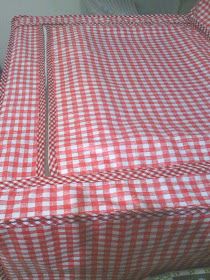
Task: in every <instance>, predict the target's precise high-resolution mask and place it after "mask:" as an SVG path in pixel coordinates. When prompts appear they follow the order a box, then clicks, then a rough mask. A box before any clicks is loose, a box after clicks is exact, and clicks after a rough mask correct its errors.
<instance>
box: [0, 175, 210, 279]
mask: <svg viewBox="0 0 210 280" xmlns="http://www.w3.org/2000/svg"><path fill="white" fill-rule="evenodd" d="M209 193H210V175H202V176H189V177H185V176H183V177H177V178H175V177H171V178H159V179H147V180H128V181H125V180H122V181H119V182H114V181H113V182H107V183H103V182H98V183H83V184H82V183H74V184H71V186H69V184H60V185H59V184H57V185H45V186H43V187H40V186H39V185H37V186H33V187H31V188H24V187H22V188H19V189H10V188H7V189H2V190H1V191H0V204H1V205H2V208H1V209H2V210H1V212H0V220H1V223H0V245H1V246H0V257H1V264H2V266H3V268H4V270H5V273H6V275H7V277H8V279H24V280H25V279H91V280H92V279H98V280H99V279H119V280H121V279H123V280H124V279H131V280H135V279H143V278H144V277H146V276H148V275H152V274H155V273H160V272H164V271H169V270H176V269H184V268H189V267H196V266H205V265H207V264H209V261H210V254H209V247H210V238H209V233H210V223H209V221H210V207H209V205H210V196H209Z"/></svg>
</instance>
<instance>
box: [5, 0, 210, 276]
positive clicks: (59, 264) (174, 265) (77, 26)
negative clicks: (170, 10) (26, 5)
mask: <svg viewBox="0 0 210 280" xmlns="http://www.w3.org/2000/svg"><path fill="white" fill-rule="evenodd" d="M202 2H203V3H205V2H206V1H202ZM207 4H208V3H207ZM199 5H201V4H199ZM45 30H46V31H47V32H45ZM16 32H19V33H18V34H19V35H18V34H16ZM43 34H45V35H46V36H43ZM13 38H16V39H15V40H16V41H15V40H14V39H13ZM20 38H21V39H20ZM25 40H26V41H27V43H24V42H25ZM14 42H19V43H18V44H17V46H16V51H15V49H14ZM44 43H45V44H44ZM19 44H20V46H21V45H23V46H25V47H24V48H22V47H20V48H18V46H19ZM24 44H25V45H24ZM44 45H45V46H46V49H45V51H44ZM11 50H13V51H11ZM208 50H209V33H208V31H207V29H206V28H204V27H203V25H201V24H197V23H195V22H194V20H192V13H190V14H188V15H186V16H169V15H162V16H158V15H157V16H137V17H136V16H132V17H129V16H128V17H127V16H111V17H106V16H94V17H92V16H91V17H88V16H59V17H17V18H15V19H14V21H13V29H12V36H11V40H10V44H9V54H8V58H7V62H6V66H5V69H6V70H5V71H4V76H3V80H2V81H3V83H2V91H3V93H4V96H3V99H2V101H3V103H2V106H4V102H5V100H7V99H8V100H9V98H12V97H13V99H14V100H15V102H16V103H15V104H16V107H17V104H18V103H17V101H19V97H20V96H21V97H22V96H23V95H21V93H22V91H23V88H22V87H23V85H22V83H24V84H25V83H26V81H28V80H29V81H30V82H29V85H30V87H31V88H30V90H29V91H27V90H28V89H27V87H26V86H25V88H24V92H29V93H30V95H29V96H30V98H32V97H33V98H34V99H32V100H34V103H33V104H32V103H30V104H31V106H29V105H28V102H26V101H25V98H26V97H27V96H28V95H26V96H25V95H24V96H23V97H24V101H22V99H21V102H20V103H21V105H22V107H21V108H26V111H27V112H29V113H28V114H29V115H27V116H28V117H27V121H28V122H27V124H26V122H22V124H24V125H23V126H22V128H21V129H20V132H22V131H23V130H24V128H25V127H27V125H28V124H29V123H30V126H29V127H30V129H31V130H30V135H34V138H35V139H38V143H36V142H33V143H35V144H34V145H35V146H33V149H32V151H37V156H34V155H35V154H34V153H33V152H31V155H30V157H29V158H32V163H34V162H38V167H37V168H35V167H33V169H31V171H30V172H31V173H30V172H29V173H27V171H26V170H27V168H26V169H24V168H22V171H21V172H25V173H24V174H23V173H21V174H18V175H14V176H8V177H5V178H3V180H4V181H3V183H2V182H0V205H1V206H0V275H2V276H3V279H24V280H25V279H50V280H51V279H81V280H83V279H84V280H86V279H87V280H88V279H91V280H92V279H97V280H100V279H119V280H128V279H132V280H133V279H134V280H135V279H136V280H137V279H138V280H139V279H144V278H145V277H147V276H149V275H154V274H157V273H161V272H164V271H169V270H178V269H185V268H186V269H187V268H190V267H197V266H206V265H209V263H210V254H209V248H210V238H209V236H210V168H209V166H210V161H209V151H210V146H209V145H210V143H209V139H210V137H209V56H208V54H209V53H208ZM44 54H45V57H44ZM23 58H24V60H23ZM35 58H36V59H35ZM15 59H17V61H18V60H19V62H21V63H17V64H14V63H15ZM30 61H31V64H30ZM44 61H46V62H47V64H46V65H45V68H46V69H48V75H47V77H46V76H45V75H44ZM13 64H14V65H15V66H14V68H12V67H13ZM24 66H25V68H26V69H27V71H26V70H25V68H24V70H22V67H24ZM12 69H13V70H12ZM32 70H33V71H32ZM22 71H23V72H22ZM36 71H37V72H36ZM32 72H33V73H35V74H34V75H33V77H32V78H31V76H32V74H31V73H32ZM38 73H39V74H38ZM14 74H15V75H16V76H17V77H15V78H14V77H13V75H14ZM9 75H12V77H13V78H12V80H10V79H9V78H8V77H9ZM21 75H22V76H21ZM25 75H26V76H25ZM39 75H40V76H39ZM20 76H21V77H20ZM27 76H28V79H26V78H25V77H27ZM23 77H24V81H23ZM44 78H47V79H48V84H49V93H48V94H49V109H50V110H49V169H50V173H51V174H50V176H49V177H45V176H44V175H45V174H44V171H43V166H44V164H43V162H44V155H47V153H46V154H44V149H43V147H44V122H43V120H44V119H45V109H46V106H45V102H44ZM16 79H19V81H18V82H17V81H16ZM21 79H22V83H21V82H20V81H21ZM12 81H13V83H14V87H15V89H16V88H17V90H15V91H14V94H13V95H12V94H9V93H10V91H9V90H8V92H7V91H6V88H7V87H9V86H10V88H12V89H13V83H12ZM31 82H32V84H33V85H34V87H32V86H31V85H32V84H30V83H31ZM38 84H39V86H38ZM12 92H13V91H11V93H12ZM6 93H7V94H6ZM19 94H20V96H19ZM6 96H7V97H6ZM37 96H39V101H37V99H36V98H35V97H37ZM5 97H6V99H5ZM28 98H29V97H28ZM13 99H11V101H10V102H9V101H8V106H9V108H10V106H12V104H13V103H12V100H13ZM30 100H31V99H30ZM35 101H36V102H35ZM37 104H38V105H37ZM16 107H14V105H13V107H11V110H12V109H14V108H16ZM2 108H3V107H2ZM36 108H39V111H38V110H37V109H36ZM33 110H34V111H33ZM15 112H16V111H15ZM31 112H34V114H35V115H34V118H35V120H34V119H33V121H34V122H32V120H31V118H30V116H32V113H31ZM37 112H39V113H37ZM12 113H13V111H11V112H9V113H8V116H10V117H11V118H12ZM22 116H23V115H22V114H21V117H22ZM13 119H14V118H13ZM17 119H18V120H19V118H17ZM20 120H21V119H20ZM24 120H25V119H24ZM25 124H26V126H25ZM7 126H8V125H7ZM8 127H9V126H8ZM10 127H11V126H10ZM4 129H5V130H4V131H7V129H6V126H5V128H4ZM9 129H10V128H9ZM33 131H35V132H34V133H32V132H33ZM8 135H11V139H12V135H13V130H11V129H10V134H8ZM21 135H22V134H21ZM25 135H26V134H23V135H22V136H25ZM34 138H33V139H34ZM22 139H26V138H24V137H23V138H22ZM46 139H47V138H46ZM10 143H12V142H11V141H8V145H9V144H10ZM21 143H22V142H21ZM34 147H36V148H34ZM15 148H16V146H15ZM21 151H22V152H25V151H26V150H25V149H21ZM27 158H28V157H27V156H26V165H27ZM20 162H21V161H20ZM4 164H5V163H4ZM21 166H23V165H21V164H20V168H21ZM18 167H19V165H18ZM36 170H40V172H39V171H38V172H36ZM41 170H42V171H41ZM16 172H17V171H13V174H14V173H16ZM12 179H16V180H12Z"/></svg>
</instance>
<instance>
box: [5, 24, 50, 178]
mask: <svg viewBox="0 0 210 280" xmlns="http://www.w3.org/2000/svg"><path fill="white" fill-rule="evenodd" d="M41 41H43V38H41V37H40V27H38V26H21V27H19V28H14V27H13V29H12V34H11V39H10V44H9V51H8V56H7V59H6V64H5V68H4V73H3V77H2V81H1V100H0V101H1V102H0V110H1V111H0V112H1V117H0V182H4V181H7V180H14V179H19V178H24V177H30V176H36V175H41V174H42V173H43V166H44V165H43V160H44V158H43V150H44V143H43V136H44V122H45V111H46V109H45V107H46V106H45V104H44V98H43V93H44V90H43V85H42V81H43V82H44V80H43V77H41V75H43V71H42V68H41V67H40V66H41V65H43V62H42V60H43V58H42V55H41V54H42V53H43V51H42V52H41V53H40V44H41ZM38 141H39V142H38Z"/></svg>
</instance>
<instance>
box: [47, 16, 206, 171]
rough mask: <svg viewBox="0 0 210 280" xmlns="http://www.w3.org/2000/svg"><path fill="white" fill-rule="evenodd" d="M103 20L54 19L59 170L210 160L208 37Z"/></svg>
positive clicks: (184, 29)
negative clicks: (66, 21) (65, 21)
mask: <svg viewBox="0 0 210 280" xmlns="http://www.w3.org/2000/svg"><path fill="white" fill-rule="evenodd" d="M100 19H101V21H102V22H100ZM103 20H104V18H103V17H101V18H100V17H99V18H98V21H99V22H98V24H93V25H91V24H89V23H87V24H80V25H77V24H76V25H75V24H68V25H55V26H54V25H52V26H51V25H50V26H49V27H47V29H48V36H47V37H48V54H49V62H51V63H50V64H51V66H50V68H49V77H50V98H51V102H50V111H51V114H50V120H51V129H50V133H51V137H50V140H51V141H50V142H54V143H51V144H50V145H51V157H50V167H51V172H52V174H56V173H60V174H62V175H68V176H71V175H72V174H88V173H92V174H95V173H98V172H103V171H104V172H106V171H114V170H119V169H123V168H128V169H129V168H130V169H133V168H157V167H166V168H167V166H169V165H175V164H184V163H192V162H201V163H202V162H204V161H209V159H210V157H209V150H210V138H209V132H210V126H209V123H210V114H209V105H208V103H209V71H208V70H209V56H208V52H209V47H210V46H209V43H208V41H207V39H206V37H205V36H202V34H200V33H198V32H195V31H194V28H193V27H192V26H191V25H189V22H186V23H183V21H182V20H181V21H180V23H179V22H176V23H175V24H174V23H172V22H170V21H169V22H168V21H167V19H166V22H165V23H160V22H159V21H158V19H156V18H153V23H151V24H149V25H148V24H147V22H146V20H145V22H144V21H143V20H142V21H139V23H136V24H131V25H129V24H123V23H122V22H121V23H119V24H117V23H112V22H109V23H108V22H105V23H104V22H103ZM126 20H127V21H128V20H129V19H128V18H126ZM93 21H94V17H93ZM130 21H131V23H132V22H133V18H132V17H131V18H130ZM198 46H199V52H198ZM52 99H54V100H52ZM55 157H56V158H55Z"/></svg>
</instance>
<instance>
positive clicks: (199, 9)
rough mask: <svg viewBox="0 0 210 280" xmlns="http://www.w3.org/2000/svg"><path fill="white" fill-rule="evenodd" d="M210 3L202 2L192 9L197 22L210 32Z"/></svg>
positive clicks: (206, 0) (204, 0) (207, 0)
mask: <svg viewBox="0 0 210 280" xmlns="http://www.w3.org/2000/svg"><path fill="white" fill-rule="evenodd" d="M209 11H210V1H209V0H201V1H199V2H198V4H197V5H196V6H195V7H194V8H193V9H192V11H191V14H192V17H193V19H194V20H195V21H197V22H198V23H199V24H200V25H201V26H203V27H204V28H205V29H207V30H208V31H209V32H210V12H209Z"/></svg>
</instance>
